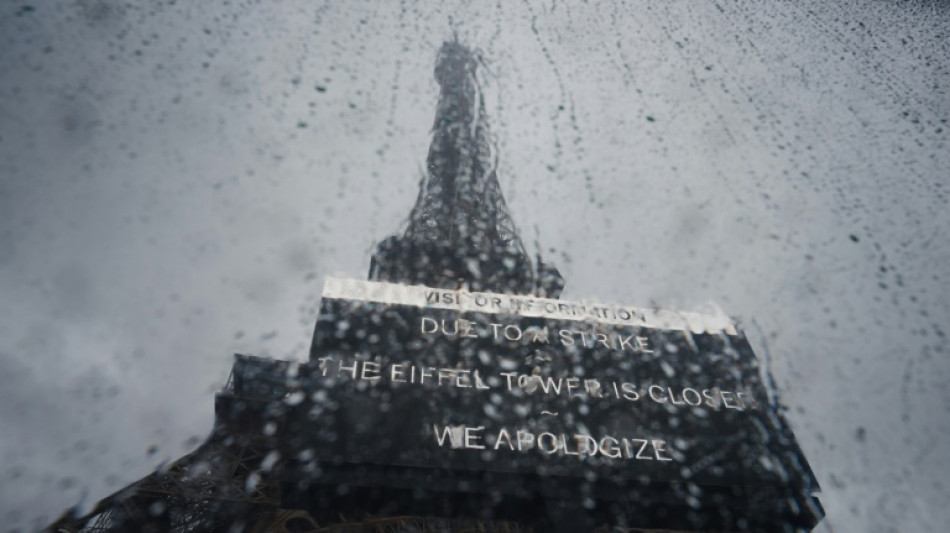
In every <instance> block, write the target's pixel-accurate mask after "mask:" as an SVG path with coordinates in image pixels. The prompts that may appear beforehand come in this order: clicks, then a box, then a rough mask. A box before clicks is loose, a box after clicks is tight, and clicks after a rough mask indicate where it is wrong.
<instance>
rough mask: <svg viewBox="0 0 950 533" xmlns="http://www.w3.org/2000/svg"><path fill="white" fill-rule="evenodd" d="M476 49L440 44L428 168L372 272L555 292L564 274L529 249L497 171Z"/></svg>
mask: <svg viewBox="0 0 950 533" xmlns="http://www.w3.org/2000/svg"><path fill="white" fill-rule="evenodd" d="M479 62H480V58H479V56H478V55H476V54H474V53H472V51H470V50H469V49H468V48H466V47H465V46H463V45H461V44H460V43H459V42H458V41H457V40H456V41H451V42H446V43H444V44H443V45H442V48H441V49H440V50H439V55H438V58H437V59H436V65H435V79H436V81H438V82H439V85H440V87H441V90H440V94H439V104H438V108H437V109H436V114H435V123H434V124H433V126H432V142H431V144H430V146H429V155H428V157H427V159H426V169H425V170H426V173H425V176H423V179H422V182H421V183H420V185H419V197H418V199H417V200H416V205H415V206H414V207H413V209H412V212H411V213H410V215H409V225H408V227H407V228H406V231H405V233H404V234H403V235H402V236H401V237H399V236H393V237H390V238H388V239H386V240H384V241H383V242H381V243H380V244H379V248H378V249H377V251H376V254H375V255H374V256H373V262H372V265H371V266H370V273H369V277H370V279H374V280H380V281H391V282H398V283H419V284H423V285H429V286H435V287H452V288H456V287H458V286H460V285H463V286H467V287H468V288H470V289H471V290H483V291H493V292H506V293H515V294H532V293H533V294H538V295H540V296H547V297H557V296H558V294H559V293H560V290H561V288H562V287H563V279H562V278H561V276H560V274H559V273H558V272H557V270H556V269H554V268H553V267H551V266H548V265H545V264H543V263H541V262H540V260H539V261H538V262H537V265H535V264H533V263H534V262H533V261H532V260H531V257H530V255H529V254H528V252H527V250H526V249H525V247H524V244H523V243H522V242H521V238H520V237H519V236H518V233H517V231H516V229H515V226H514V223H513V222H512V220H511V216H510V215H509V214H508V207H507V206H506V205H505V199H504V197H503V196H502V194H501V188H500V187H499V185H498V177H497V176H496V174H495V170H496V165H497V154H496V151H495V146H494V144H493V143H492V140H491V137H490V134H489V128H488V119H487V115H486V113H485V102H484V98H483V97H482V93H481V87H480V84H479V80H478V76H477V72H476V71H477V68H478V65H479Z"/></svg>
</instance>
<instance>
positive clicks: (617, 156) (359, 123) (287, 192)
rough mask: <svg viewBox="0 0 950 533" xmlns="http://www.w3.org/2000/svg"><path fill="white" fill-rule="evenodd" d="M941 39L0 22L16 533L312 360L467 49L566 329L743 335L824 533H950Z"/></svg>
mask: <svg viewBox="0 0 950 533" xmlns="http://www.w3.org/2000/svg"><path fill="white" fill-rule="evenodd" d="M470 4H471V5H470ZM948 28H950V9H948V8H947V7H946V4H945V3H943V2H939V1H924V0H920V1H908V2H900V3H894V2H880V1H876V0H852V1H849V2H827V1H825V0H802V1H799V2H794V3H793V2H777V1H776V2H767V3H761V2H727V1H724V0H713V1H709V2H687V1H685V0H684V1H678V2H651V1H628V2H621V1H614V2H609V1H599V2H598V1H590V2H564V1H555V0H549V1H540V0H528V1H524V2H507V1H506V2H471V3H469V2H445V3H442V4H441V5H436V3H435V2H412V1H408V0H406V1H403V2H395V1H394V2H345V3H344V2H311V1H305V0H268V1H251V0H248V1H230V2H228V1H224V0H222V1H209V2H183V1H178V2H175V1H162V2H158V1H146V0H136V1H118V0H76V1H71V2H66V1H48V2H29V1H23V2H4V3H3V4H2V5H0V43H2V46H0V521H2V522H3V523H4V528H6V529H4V531H6V530H14V531H30V530H34V529H36V528H37V527H39V526H40V525H42V524H44V523H46V522H48V521H49V520H51V519H52V518H53V517H54V516H55V515H57V514H59V513H60V512H61V511H62V510H63V509H65V508H66V507H68V506H70V505H73V504H75V503H76V502H82V505H84V506H85V507H88V506H90V505H92V504H93V503H94V502H95V501H96V500H97V499H99V498H101V497H103V496H106V495H107V494H109V493H111V492H113V491H115V490H118V489H119V488H121V487H123V486H125V485H127V484H128V483H130V482H132V481H134V480H136V479H138V478H140V477H142V476H144V475H146V474H148V473H149V472H150V471H152V470H153V469H154V468H155V467H156V466H157V465H159V464H161V463H162V462H164V461H169V460H174V459H175V458H177V457H179V456H181V455H183V454H184V453H186V452H188V451H190V450H192V449H194V448H195V447H196V446H197V445H198V444H199V443H200V442H201V441H202V440H203V439H204V437H205V436H206V435H207V434H208V433H209V431H210V429H211V427H212V423H213V396H214V393H215V392H216V391H217V390H219V389H220V388H221V387H222V386H223V385H224V383H225V381H226V379H227V375H228V372H229V370H230V365H231V361H232V354H233V353H235V352H241V353H248V354H253V355H260V356H272V357H279V358H284V359H296V360H304V359H305V358H306V350H307V347H308V345H309V340H310V334H311V331H312V325H313V321H314V319H315V308H314V306H315V305H316V304H317V302H318V301H319V292H320V287H321V285H322V280H323V278H324V277H325V276H327V275H335V276H344V277H356V278H361V277H365V275H366V271H367V269H368V264H369V256H370V254H371V252H372V250H373V248H374V246H375V243H376V242H378V241H379V240H380V239H382V238H384V237H385V236H387V235H388V234H391V233H393V232H395V231H396V230H398V229H400V224H402V223H403V222H404V219H405V217H406V216H407V215H408V213H409V209H410V208H411V206H412V203H413V201H414V200H415V196H416V192H417V189H416V187H417V184H418V181H419V177H420V172H421V168H422V165H423V163H424V160H425V154H426V149H427V146H428V130H429V127H430V126H431V123H432V117H433V113H434V109H435V103H436V97H437V94H438V93H437V89H438V87H437V85H436V83H435V81H434V80H433V77H432V67H433V64H434V59H435V54H436V52H437V50H438V47H439V46H440V45H441V43H442V41H443V40H445V39H448V38H450V37H451V36H452V35H453V33H457V34H458V35H459V38H460V39H461V40H462V41H463V42H465V43H467V44H469V45H470V46H472V47H475V48H478V49H480V50H481V53H482V54H483V56H484V58H485V60H486V64H487V67H488V72H487V73H486V76H485V79H487V82H488V86H487V87H486V88H485V91H486V96H487V99H488V110H489V115H490V117H491V121H492V126H493V132H494V134H495V136H496V137H497V142H498V146H499V151H500V158H501V165H500V174H499V180H500V182H501V185H502V188H503V190H504V193H505V194H506V197H507V200H508V203H509V206H510V209H511V212H512V216H513V218H514V220H515V222H516V223H517V224H518V227H519V229H520V231H521V234H522V238H523V239H524V240H525V242H526V243H528V245H529V247H530V248H532V249H537V250H540V251H541V252H542V253H543V254H544V255H545V256H546V257H547V258H548V259H549V260H551V261H552V262H554V263H555V264H556V265H557V266H558V267H559V268H560V270H561V272H562V273H563V274H564V276H565V278H566V279H567V289H566V291H565V294H564V297H566V298H570V299H592V300H599V301H612V302H619V303H624V304H629V305H636V306H651V305H657V306H661V307H669V308H675V309H685V310H701V309H704V308H706V309H708V308H710V307H719V308H721V309H722V310H724V311H725V312H726V313H728V314H730V315H733V316H736V317H738V318H739V319H740V320H741V321H742V323H743V324H744V327H745V329H746V331H747V333H748V334H749V335H750V337H752V339H753V341H754V346H755V347H756V349H757V352H758V354H759V356H760V358H762V359H763V360H764V361H766V362H767V365H768V367H769V368H770V369H771V371H772V372H773V374H774V376H775V378H776V383H777V387H778V388H777V391H776V392H777V393H778V394H779V395H780V397H781V398H782V400H783V402H784V403H785V404H786V405H787V406H788V409H789V412H788V417H789V419H790V422H791V424H792V426H793V427H794V429H795V431H796V434H797V435H798V438H799V441H800V444H801V446H802V448H803V449H804V451H805V454H806V456H807V457H808V459H809V460H810V462H811V464H812V467H813V469H814V470H815V472H816V474H817V476H818V479H819V481H820V482H821V484H822V486H823V489H824V494H823V496H822V501H823V503H824V504H825V506H826V510H827V512H828V517H827V519H826V520H825V522H824V523H823V524H822V525H821V526H820V527H819V528H818V531H823V532H851V531H854V532H876V531H881V532H884V531H897V530H900V531H927V530H938V529H939V528H940V527H941V526H943V525H945V524H946V523H947V522H948V521H950V510H948V508H947V506H946V505H945V504H946V502H947V501H948V500H950V487H948V485H947V482H946V481H945V477H946V475H947V474H948V473H950V446H948V445H947V441H948V436H950V392H948V391H950V388H948V387H947V384H948V383H950V359H948V356H950V354H948V353H947V348H946V334H947V329H948V326H950V304H948V302H950V280H948V277H950V271H948V268H947V265H948V264H950V245H948V241H947V238H948V235H947V234H948V231H950V210H948V206H947V203H948V194H950V190H948V189H950V178H948V176H950V150H948V147H947V139H948V128H950V124H948V123H947V121H948V119H950V71H948V69H950V39H948V38H947V32H948Z"/></svg>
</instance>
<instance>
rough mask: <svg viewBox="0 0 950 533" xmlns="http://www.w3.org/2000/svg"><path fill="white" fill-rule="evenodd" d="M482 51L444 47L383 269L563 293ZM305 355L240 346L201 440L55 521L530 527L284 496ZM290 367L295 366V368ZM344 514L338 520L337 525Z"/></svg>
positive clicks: (152, 526)
mask: <svg viewBox="0 0 950 533" xmlns="http://www.w3.org/2000/svg"><path fill="white" fill-rule="evenodd" d="M480 61H481V60H480V58H479V56H478V55H477V54H475V53H473V52H472V51H470V50H469V49H468V48H466V47H465V46H463V45H462V44H460V43H459V42H458V41H457V40H455V41H451V42H446V43H444V44H443V45H442V48H441V50H440V51H439V54H438V57H437V60H436V67H435V78H436V81H437V82H438V83H439V85H440V87H441V88H440V96H439V102H438V107H437V110H436V113H435V122H434V124H433V127H432V140H431V145H430V147H429V153H428V157H427V164H426V169H425V170H426V171H425V175H424V177H423V179H422V181H421V183H420V185H419V196H418V199H417V200H416V204H415V206H414V207H413V209H412V212H411V214H410V216H409V219H408V226H407V228H406V229H405V232H404V233H403V234H402V235H400V236H393V237H389V238H387V239H385V240H384V241H382V242H381V243H380V244H379V246H378V249H377V251H376V253H375V254H374V255H373V258H372V262H371V265H370V271H369V278H370V279H371V280H377V281H386V282H391V283H404V284H422V285H427V286H430V287H447V288H448V287H450V288H459V287H466V288H468V289H470V290H479V291H491V292H501V293H510V294H535V295H538V296H544V297H548V298H557V297H558V295H559V294H560V292H561V289H562V288H563V286H564V281H563V278H562V277H561V275H560V274H559V273H558V271H557V269H555V268H554V267H552V266H551V265H549V264H546V263H544V262H542V261H541V259H540V257H539V256H538V257H536V258H535V259H532V258H531V256H530V255H529V253H528V252H527V250H526V248H525V246H524V244H523V243H522V241H521V238H520V237H519V235H518V232H517V231H516V229H515V225H514V223H513V222H512V219H511V215H510V214H509V213H508V208H507V206H506V204H505V200H504V197H503V196H502V193H501V189H500V187H499V184H498V178H497V175H496V169H497V152H496V150H495V148H494V146H493V143H492V140H491V137H490V132H489V127H488V119H487V115H486V113H485V104H484V99H483V97H482V93H481V84H480V83H479V78H478V67H479V65H480ZM294 365H296V363H291V362H288V361H277V360H266V359H261V358H255V357H249V356H242V355H238V356H236V360H235V363H234V367H233V369H232V372H231V377H230V379H229V380H228V383H227V385H226V386H225V387H224V390H222V391H221V392H220V393H218V394H217V396H216V398H215V425H214V428H213V430H212V432H211V435H210V437H209V438H208V439H207V440H206V441H205V442H204V443H203V444H202V445H200V447H199V448H198V449H197V450H195V451H194V452H192V453H190V454H188V455H186V456H184V457H182V458H180V459H178V460H177V461H175V462H173V463H171V464H170V465H168V466H166V467H163V468H161V469H159V470H157V471H155V472H153V473H152V474H150V475H148V476H146V477H145V478H143V479H141V480H139V481H137V482H135V483H133V484H131V485H129V486H128V487H125V488H123V489H122V490H119V491H118V492H116V493H114V494H112V495H110V496H108V497H106V498H104V499H102V500H101V501H99V502H98V503H97V504H96V505H95V506H94V507H93V508H92V509H91V510H90V511H88V512H86V513H79V512H78V511H77V510H75V509H72V510H69V511H67V512H66V513H65V514H64V515H63V516H62V517H61V518H59V519H58V520H57V521H56V522H54V523H53V524H51V525H50V526H48V527H47V529H46V531H50V532H60V533H65V532H83V533H93V532H114V531H141V532H168V531H175V532H219V531H220V532H238V531H243V532H248V533H259V532H278V533H280V532H288V533H289V532H309V531H349V532H355V531H445V530H453V531H519V530H521V528H520V526H518V525H517V524H514V523H506V522H491V521H478V520H464V519H439V518H428V517H421V516H397V517H388V518H386V517H382V518H371V519H366V518H365V517H360V518H358V519H356V520H355V521H347V520H345V519H340V517H335V518H334V519H331V520H330V524H329V525H328V523H327V520H326V519H321V520H320V521H319V522H318V520H317V519H316V518H315V517H314V516H312V514H311V512H309V511H308V510H307V509H298V508H288V507H285V505H284V500H285V496H286V494H285V491H284V490H283V489H284V487H283V483H282V479H283V478H284V475H285V474H286V472H285V470H286V465H285V461H284V458H285V457H286V456H287V454H285V453H282V451H283V450H284V444H285V443H286V442H287V441H288V440H290V439H291V438H292V436H291V435H288V434H286V431H285V428H286V426H287V425H288V424H287V421H286V420H285V419H284V418H285V417H284V414H283V410H282V409H281V406H282V401H283V400H284V399H285V398H286V397H287V396H288V394H290V393H291V392H293V391H294V390H296V384H295V382H294V380H293V379H292V375H293V372H292V371H291V368H292V367H294ZM289 376H290V377H289ZM334 523H335V525H334Z"/></svg>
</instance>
